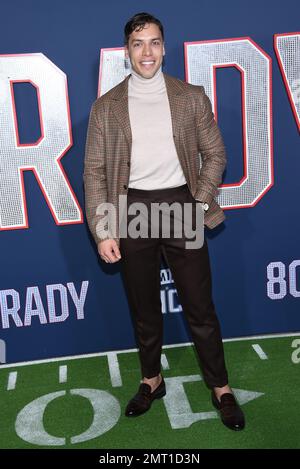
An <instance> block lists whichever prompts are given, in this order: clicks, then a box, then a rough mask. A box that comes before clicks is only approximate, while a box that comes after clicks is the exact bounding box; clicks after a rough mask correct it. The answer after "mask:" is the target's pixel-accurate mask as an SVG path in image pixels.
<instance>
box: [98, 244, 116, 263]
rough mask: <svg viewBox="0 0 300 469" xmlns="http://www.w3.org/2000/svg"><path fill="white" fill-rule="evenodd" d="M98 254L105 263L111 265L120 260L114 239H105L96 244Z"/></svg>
mask: <svg viewBox="0 0 300 469" xmlns="http://www.w3.org/2000/svg"><path fill="white" fill-rule="evenodd" d="M98 252H99V254H100V257H101V259H103V260H104V261H105V262H109V263H113V262H118V261H119V260H120V259H121V254H120V250H119V247H118V245H117V243H116V241H115V240H114V239H105V240H104V241H100V243H99V244H98Z"/></svg>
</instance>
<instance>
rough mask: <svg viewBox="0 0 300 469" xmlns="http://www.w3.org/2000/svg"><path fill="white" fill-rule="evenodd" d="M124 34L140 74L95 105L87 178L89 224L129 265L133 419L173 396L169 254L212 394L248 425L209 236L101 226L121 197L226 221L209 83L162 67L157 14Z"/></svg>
mask: <svg viewBox="0 0 300 469" xmlns="http://www.w3.org/2000/svg"><path fill="white" fill-rule="evenodd" d="M124 32H125V55H126V58H129V59H130V62H131V67H132V73H131V75H129V76H128V77H127V78H125V80H123V81H122V82H121V83H120V84H119V85H117V86H116V87H114V88H113V89H112V90H110V91H109V92H108V93H106V94H105V95H103V96H102V97H100V98H99V99H97V100H96V102H95V103H94V104H93V106H92V110H91V115H90V121H89V128H88V136H87V144H86V158H85V169H84V182H85V191H86V213H87V220H88V223H89V227H90V229H91V232H92V234H93V236H94V238H95V241H96V243H97V246H98V252H99V254H100V256H101V258H102V259H103V260H104V261H105V262H110V263H113V262H117V261H120V263H121V269H122V276H123V280H124V285H125V289H126V293H127V297H128V302H129V306H130V309H131V312H132V315H133V322H134V326H135V333H136V338H137V341H138V345H139V353H140V361H141V371H142V378H143V380H142V383H141V384H140V386H139V389H138V392H137V394H136V395H135V396H134V397H133V398H132V399H131V400H130V401H129V403H128V405H127V408H126V412H125V415H126V416H128V417H130V416H138V415H141V414H143V413H144V412H146V411H147V410H149V409H150V407H151V404H152V402H153V401H154V400H155V399H158V398H161V397H163V396H164V395H165V394H166V390H165V383H164V379H163V377H162V375H161V369H160V355H161V347H162V314H161V303H160V283H159V278H160V277H159V267H160V259H161V254H162V253H163V255H164V257H165V259H166V261H167V262H168V264H169V267H170V269H171V272H172V275H173V278H174V282H175V285H176V288H177V292H178V295H179V299H180V303H181V305H182V307H183V311H184V313H185V315H186V318H187V320H188V323H189V326H190V329H191V334H192V338H193V342H194V344H195V348H196V351H197V355H198V358H199V361H200V365H201V368H202V372H203V378H204V380H205V382H206V384H207V386H208V387H209V388H210V389H211V390H212V403H213V405H214V406H215V407H216V408H217V409H218V410H219V411H220V414H221V419H222V422H223V423H224V424H225V425H226V426H227V427H229V428H231V429H233V430H241V429H243V428H244V425H245V420H244V415H243V412H242V410H241V409H240V407H239V405H238V403H237V401H236V400H235V397H234V395H233V393H232V390H231V388H230V387H229V385H228V376H227V370H226V367H225V361H224V352H223V344H222V338H221V333H220V326H219V322H218V319H217V316H216V313H215V309H214V304H213V301H212V296H211V272H210V264H209V254H208V246H207V242H206V240H204V244H203V246H202V247H201V248H197V249H187V248H186V243H185V242H184V241H185V240H186V239H185V238H184V236H183V237H182V238H181V239H178V238H176V239H175V237H174V236H173V237H172V236H170V237H169V238H163V237H162V236H161V235H160V236H158V237H156V238H153V237H151V236H149V237H140V238H134V237H130V236H128V237H120V235H119V232H118V231H115V230H113V229H111V230H110V229H109V228H108V227H107V224H106V225H105V224H103V223H102V222H103V221H104V220H106V219H105V216H104V213H103V212H102V211H101V210H99V207H100V206H101V205H103V204H105V203H110V204H112V205H113V206H114V207H116V209H118V208H119V206H120V201H119V196H121V195H127V206H128V207H129V206H130V205H132V204H134V203H137V202H140V203H143V204H144V205H145V206H147V207H148V208H151V205H153V204H155V203H157V202H166V203H168V204H172V203H174V202H177V203H179V204H180V206H183V205H184V204H186V203H190V204H192V206H193V210H194V212H193V213H195V208H198V207H199V206H200V204H201V206H202V208H203V211H204V212H205V213H204V223H205V225H206V226H207V227H208V228H210V229H212V228H214V227H215V226H217V225H218V224H220V223H221V222H222V221H223V220H224V218H225V216H224V214H223V211H222V210H221V208H220V207H219V205H218V204H217V202H216V201H215V196H216V195H217V193H218V189H217V188H218V185H219V184H220V183H221V176H222V174H223V171H224V167H225V164H226V157H225V149H224V145H223V141H222V137H221V135H220V131H219V129H218V127H217V124H216V122H215V120H214V116H213V113H212V110H211V104H210V101H209V99H208V97H207V96H206V94H205V92H204V89H203V87H202V86H200V87H199V86H194V85H191V84H188V83H185V82H183V81H181V80H178V79H176V78H174V77H171V76H169V75H166V74H164V73H163V72H162V69H161V67H162V61H163V56H164V55H165V47H164V31H163V26H162V24H161V22H160V21H159V20H158V19H157V18H155V17H154V16H152V15H150V14H148V13H139V14H136V15H134V16H133V17H132V18H131V19H130V20H129V21H128V23H127V24H126V26H125V31H124ZM199 152H200V153H201V159H202V166H201V169H200V162H199ZM202 213H203V212H202ZM118 221H119V222H120V219H118ZM147 221H149V223H150V225H151V223H152V222H151V220H147ZM118 226H119V225H118Z"/></svg>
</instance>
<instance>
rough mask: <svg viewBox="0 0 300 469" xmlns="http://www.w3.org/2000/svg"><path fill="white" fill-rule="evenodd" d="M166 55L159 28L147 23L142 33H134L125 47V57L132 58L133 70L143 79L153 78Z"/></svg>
mask: <svg viewBox="0 0 300 469" xmlns="http://www.w3.org/2000/svg"><path fill="white" fill-rule="evenodd" d="M164 55H165V49H164V43H163V39H162V36H161V32H160V30H159V27H158V26H157V25H156V24H154V23H146V24H145V27H144V29H142V30H141V31H133V32H132V33H131V34H130V36H129V40H128V45H126V46H125V56H126V58H128V57H129V58H130V62H131V65H132V68H133V70H134V71H135V72H136V73H138V74H139V75H141V76H142V77H143V78H152V77H153V75H155V73H156V72H157V70H158V69H159V67H160V66H161V64H162V60H163V56H164Z"/></svg>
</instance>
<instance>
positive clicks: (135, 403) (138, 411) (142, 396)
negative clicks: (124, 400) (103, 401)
mask: <svg viewBox="0 0 300 469" xmlns="http://www.w3.org/2000/svg"><path fill="white" fill-rule="evenodd" d="M165 395H166V385H165V382H164V379H163V378H162V381H161V383H160V385H159V386H158V387H157V388H156V389H155V390H154V391H153V392H151V386H150V385H149V384H146V383H141V384H140V387H139V390H138V392H137V394H136V395H135V396H134V397H133V398H132V399H131V400H130V401H129V402H128V404H127V407H126V410H125V415H126V417H137V416H138V415H142V414H144V413H145V412H147V410H149V409H150V407H151V404H152V402H153V401H154V399H160V398H162V397H163V396H165Z"/></svg>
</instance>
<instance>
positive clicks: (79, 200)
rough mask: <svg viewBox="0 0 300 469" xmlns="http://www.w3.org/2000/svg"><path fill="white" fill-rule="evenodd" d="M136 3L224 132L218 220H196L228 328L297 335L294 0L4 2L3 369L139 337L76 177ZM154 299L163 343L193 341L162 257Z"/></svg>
mask: <svg viewBox="0 0 300 469" xmlns="http://www.w3.org/2000/svg"><path fill="white" fill-rule="evenodd" d="M140 11H148V12H150V13H152V14H154V15H155V16H157V17H158V18H160V19H161V21H162V23H163V24H164V26H165V40H166V45H165V48H166V56H165V63H164V71H165V72H166V73H168V74H170V75H173V76H175V77H178V78H181V79H184V80H187V81H189V82H190V83H194V84H202V85H203V86H204V87H205V90H206V93H207V94H208V96H209V97H210V99H211V102H212V105H213V109H214V112H215V118H216V119H217V121H218V124H219V125H220V128H221V130H222V133H223V136H224V141H225V145H226V149H227V158H228V164H227V168H226V171H225V173H224V179H223V182H222V185H221V186H220V193H219V196H218V201H219V203H220V205H221V206H222V207H223V208H224V210H225V214H226V221H225V222H224V223H223V224H222V225H221V226H219V227H217V228H216V229H215V230H212V231H210V230H208V229H206V237H207V240H208V244H209V250H210V257H211V267H212V274H213V295H214V302H215V306H216V310H217V312H218V315H219V318H220V321H221V326H222V332H223V337H224V338H228V337H240V336H249V335H255V334H265V333H266V334H270V333H280V332H291V331H299V330H300V308H299V306H300V276H299V271H300V248H299V246H300V239H299V233H300V217H299V213H300V211H299V195H300V189H299V187H300V184H299V180H300V151H299V150H300V145H299V144H300V140H299V130H300V33H299V16H300V4H299V2H298V1H297V0H286V1H285V2H282V1H281V0H274V1H272V2H262V1H261V0H252V1H244V2H240V1H235V0H228V1H226V2H223V1H216V2H209V1H206V0H203V1H200V0H199V1H196V0H186V1H185V2H180V1H178V0H173V1H164V2H162V1H157V0H152V1H151V2H150V1H143V0H139V1H137V0H131V1H123V0H112V1H111V2H107V1H102V0H88V1H86V0H85V1H84V0H64V1H61V0H51V1H46V0H43V1H37V0H27V1H26V2H23V1H21V0H14V1H8V0H4V1H2V2H1V29H0V231H1V233H0V238H1V243H0V246H1V251H0V252H1V258H0V259H1V266H0V362H2V363H3V362H5V361H6V362H8V363H14V362H19V361H27V360H34V359H42V358H48V357H58V356H64V355H73V354H83V353H91V352H100V351H108V350H119V349H126V348H132V347H135V340H134V334H133V330H132V324H131V319H130V312H129V310H128V305H127V300H126V295H125V291H124V288H123V285H122V282H121V276H120V270H119V266H118V264H115V265H107V264H104V263H102V262H101V261H100V260H99V257H98V255H97V251H96V246H95V245H94V242H93V239H92V237H91V235H90V234H89V231H88V228H87V224H86V219H85V215H84V213H85V210H84V190H83V180H82V175H83V164H84V147H85V139H86V131H87V124H88V116H89V111H90V107H91V104H92V103H93V101H94V100H95V99H96V98H97V96H99V95H100V94H103V93H104V92H105V91H107V90H108V89H109V88H111V87H112V86H114V85H115V84H117V83H118V82H120V81H121V80H122V79H123V78H124V77H125V75H127V74H128V73H129V69H128V66H126V63H125V61H124V50H123V27H124V24H125V23H126V21H127V20H128V19H129V18H130V17H131V16H132V15H133V14H135V13H137V12H140ZM297 29H298V32H297ZM161 300H162V310H163V314H164V321H165V332H164V333H165V344H170V343H179V342H186V341H188V340H190V338H189V335H188V331H187V328H186V324H185V321H184V317H183V313H182V310H181V306H180V304H179V303H178V299H177V295H176V289H175V285H174V283H173V281H172V276H171V273H170V271H169V270H168V266H166V265H164V264H162V269H161Z"/></svg>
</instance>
